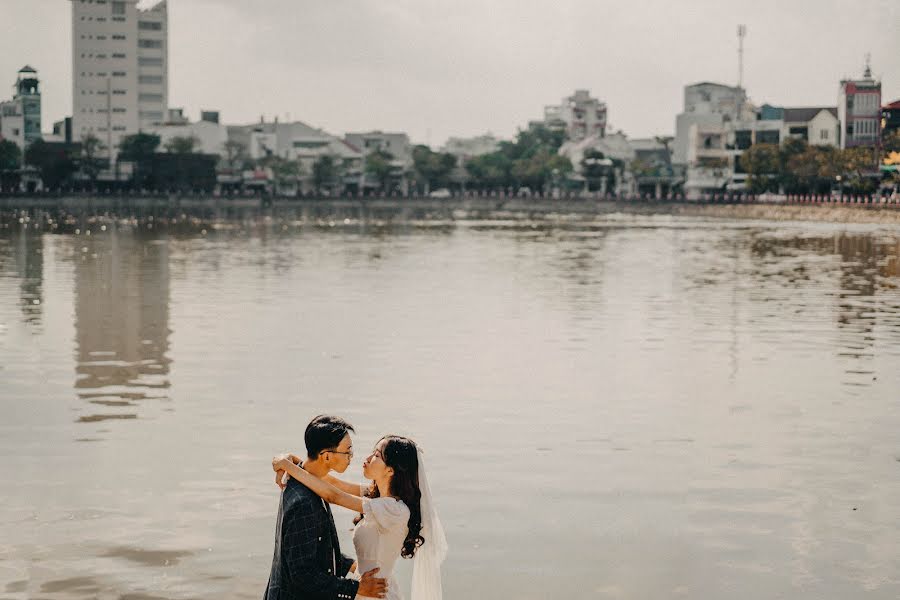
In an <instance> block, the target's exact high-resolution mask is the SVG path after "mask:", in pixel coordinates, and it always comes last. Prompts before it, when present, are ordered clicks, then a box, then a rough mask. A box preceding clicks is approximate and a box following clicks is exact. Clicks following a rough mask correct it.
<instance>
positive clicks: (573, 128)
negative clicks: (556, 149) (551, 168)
mask: <svg viewBox="0 0 900 600" xmlns="http://www.w3.org/2000/svg"><path fill="white" fill-rule="evenodd" d="M606 117H607V110H606V103H605V102H601V101H600V100H598V99H596V98H592V97H591V94H590V92H589V91H588V90H575V93H574V94H572V95H571V96H569V97H568V98H563V99H562V103H561V104H559V105H550V106H545V107H544V124H546V125H547V126H549V127H565V130H566V138H568V139H569V140H572V141H579V140H583V139H585V138H587V137H592V136H597V137H601V138H602V137H604V136H605V135H606Z"/></svg>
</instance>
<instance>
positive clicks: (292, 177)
mask: <svg viewBox="0 0 900 600" xmlns="http://www.w3.org/2000/svg"><path fill="white" fill-rule="evenodd" d="M259 165H260V166H261V167H268V168H270V169H272V176H273V177H274V178H275V187H276V189H277V190H279V191H281V190H284V189H286V188H288V187H290V186H294V185H296V184H297V181H298V180H299V179H300V176H301V175H303V168H302V167H301V165H300V163H299V162H297V161H296V160H290V159H287V158H283V157H281V156H278V155H275V154H271V155H269V156H267V157H265V158H263V159H261V160H260V161H259Z"/></svg>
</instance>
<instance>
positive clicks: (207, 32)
mask: <svg viewBox="0 0 900 600" xmlns="http://www.w3.org/2000/svg"><path fill="white" fill-rule="evenodd" d="M0 2H2V5H3V11H2V12H3V19H2V22H0V40H2V42H0V48H2V52H0V78H3V77H5V78H6V79H7V80H8V81H9V83H10V84H11V83H12V82H13V81H14V80H15V73H16V71H18V69H19V68H20V67H21V66H23V65H24V64H26V63H27V64H30V65H32V66H34V67H35V68H37V69H38V70H39V72H40V76H41V79H42V81H43V93H44V114H43V118H44V129H45V130H46V129H49V128H50V124H51V122H52V121H54V120H58V119H60V118H61V117H63V116H65V115H67V114H69V113H70V111H71V104H72V98H71V96H72V92H71V85H72V84H71V81H72V79H71V21H70V20H71V8H70V6H69V1H68V0H0ZM169 5H170V6H169V14H170V26H169V31H170V46H169V52H170V63H171V64H170V71H169V73H170V78H171V81H170V89H169V92H170V103H171V105H172V106H176V107H184V108H185V109H186V111H187V112H188V114H189V115H190V116H191V117H192V118H196V117H197V116H198V115H199V111H200V109H218V110H220V111H221V112H222V117H223V119H224V120H225V121H226V122H227V123H246V122H252V121H256V120H258V119H259V117H260V115H265V116H266V118H267V119H271V118H272V117H274V116H276V115H277V116H279V118H282V119H284V118H287V116H288V114H289V115H290V118H292V119H299V120H302V121H305V122H307V123H309V124H311V125H314V126H317V127H322V128H324V129H326V130H328V131H331V132H332V133H336V134H341V133H344V132H347V131H359V130H368V129H381V130H385V131H388V130H389V131H406V132H408V133H409V134H410V136H411V137H412V139H413V140H414V141H416V142H427V143H431V144H432V145H435V146H436V145H439V144H441V143H443V142H444V141H445V140H446V138H447V137H449V136H451V135H462V136H469V135H477V134H481V133H485V132H492V133H494V134H496V135H499V136H503V137H508V136H511V135H513V134H514V133H515V131H516V129H517V128H518V127H520V126H523V125H525V124H526V123H527V121H528V120H529V119H534V118H538V117H540V116H541V114H542V111H543V106H544V105H545V104H551V103H556V102H559V100H560V99H561V98H562V97H563V96H565V95H568V94H570V93H571V92H572V91H573V90H574V89H576V88H584V89H588V90H590V91H591V93H592V95H594V96H596V97H598V98H600V99H602V100H604V101H606V102H607V104H608V106H609V120H610V123H611V125H612V127H613V128H615V129H622V130H623V131H625V133H627V134H628V135H629V136H632V137H642V136H648V135H654V134H664V133H671V132H672V131H673V129H674V127H675V115H676V114H677V113H678V112H679V111H680V110H681V106H682V98H683V87H684V86H685V85H686V84H689V83H694V82H697V81H717V82H722V83H727V84H734V83H736V82H737V39H736V27H737V24H738V23H744V24H746V25H747V29H748V33H747V38H746V41H745V59H744V72H745V74H744V82H745V86H746V87H747V89H748V91H749V93H750V96H751V98H752V99H753V100H754V101H755V102H757V103H762V102H770V103H774V104H781V105H787V106H804V105H806V106H809V105H834V104H835V103H836V96H837V87H838V81H839V80H840V79H841V78H842V77H846V76H857V75H860V74H861V71H862V68H863V64H864V57H865V54H866V53H867V52H871V54H872V67H873V71H874V72H875V74H876V75H877V76H879V77H881V78H882V79H883V84H884V88H883V89H884V96H885V100H886V101H887V100H894V99H897V98H900V1H898V0H790V1H785V0H779V1H776V0H752V1H751V0H741V1H739V2H738V1H732V0H682V1H678V2H672V1H671V0H646V1H644V0H635V1H633V2H625V1H623V0H616V1H611V0H609V1H608V0H321V1H312V0H169ZM0 81H2V79H0ZM6 89H7V90H8V92H7V93H5V94H3V95H4V96H8V95H10V94H11V89H10V88H6Z"/></svg>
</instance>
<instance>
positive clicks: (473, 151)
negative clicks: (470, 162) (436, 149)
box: [441, 134, 500, 160]
mask: <svg viewBox="0 0 900 600" xmlns="http://www.w3.org/2000/svg"><path fill="white" fill-rule="evenodd" d="M499 148H500V140H498V139H497V138H496V137H494V136H493V135H491V134H486V135H479V136H476V137H471V138H458V137H452V138H450V139H448V140H447V143H446V144H444V147H443V148H441V152H446V153H447V154H452V155H453V156H456V157H459V158H460V159H461V160H466V159H469V158H472V157H473V156H482V155H484V154H490V153H492V152H496V151H497V150H498V149H499Z"/></svg>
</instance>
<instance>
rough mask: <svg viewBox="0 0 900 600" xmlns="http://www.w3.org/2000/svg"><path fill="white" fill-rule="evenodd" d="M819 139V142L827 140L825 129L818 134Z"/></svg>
mask: <svg viewBox="0 0 900 600" xmlns="http://www.w3.org/2000/svg"><path fill="white" fill-rule="evenodd" d="M819 139H820V140H827V139H828V130H827V129H823V130H821V131H820V132H819Z"/></svg>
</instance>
